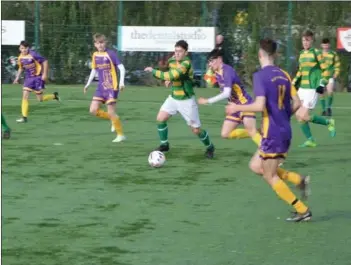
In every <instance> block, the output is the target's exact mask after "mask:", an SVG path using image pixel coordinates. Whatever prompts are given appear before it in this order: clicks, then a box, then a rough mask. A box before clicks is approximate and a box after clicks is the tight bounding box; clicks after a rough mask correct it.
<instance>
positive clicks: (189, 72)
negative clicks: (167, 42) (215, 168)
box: [145, 40, 215, 158]
mask: <svg viewBox="0 0 351 265" xmlns="http://www.w3.org/2000/svg"><path fill="white" fill-rule="evenodd" d="M187 54H188V43H187V42H186V41H184V40H180V41H178V42H177V43H176V44H175V49H174V58H171V59H170V61H169V65H170V71H168V72H162V71H159V70H155V69H153V68H152V67H146V68H145V71H146V72H151V73H152V74H153V76H154V77H156V78H158V79H161V80H164V81H171V84H170V83H167V84H169V85H170V86H171V91H172V92H171V95H170V96H169V97H168V98H167V99H166V101H165V102H164V103H163V105H162V106H161V108H160V111H159V113H158V114H157V122H158V125H157V130H158V134H159V136H160V140H161V145H160V146H159V147H158V148H157V150H159V151H161V152H167V151H169V148H170V147H169V142H168V126H167V121H168V119H169V118H170V117H171V116H173V115H175V114H177V113H178V112H179V113H180V114H181V115H182V117H183V119H184V120H185V121H186V122H187V124H188V125H189V126H190V128H191V130H192V132H193V133H194V134H196V135H197V136H198V137H199V138H200V140H201V142H202V143H203V144H204V145H205V146H206V152H205V155H206V157H208V158H213V156H214V150H215V148H214V145H213V144H212V142H211V140H210V137H209V135H208V133H207V131H205V130H203V129H201V122H200V117H199V110H198V106H197V103H196V100H195V92H194V89H193V69H192V65H191V61H190V58H189V57H188V56H187Z"/></svg>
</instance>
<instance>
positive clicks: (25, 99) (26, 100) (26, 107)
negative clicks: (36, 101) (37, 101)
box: [16, 88, 30, 123]
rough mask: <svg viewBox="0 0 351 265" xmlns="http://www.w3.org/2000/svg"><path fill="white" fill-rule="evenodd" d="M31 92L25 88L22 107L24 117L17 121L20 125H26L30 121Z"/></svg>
mask: <svg viewBox="0 0 351 265" xmlns="http://www.w3.org/2000/svg"><path fill="white" fill-rule="evenodd" d="M29 90H30V89H29V88H23V94H22V106H21V109H22V117H21V118H19V119H17V120H16V121H17V122H19V123H25V122H27V121H28V110H29V94H30V91H29Z"/></svg>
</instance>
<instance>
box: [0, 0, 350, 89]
mask: <svg viewBox="0 0 351 265" xmlns="http://www.w3.org/2000/svg"><path fill="white" fill-rule="evenodd" d="M218 3H219V2H218ZM218 3H209V2H206V1H202V2H190V3H188V4H183V3H179V5H180V7H179V8H180V10H183V12H181V13H180V12H174V11H173V10H174V9H175V8H178V6H176V5H175V4H174V3H172V4H173V5H175V6H174V7H173V9H172V8H167V9H166V7H167V5H166V4H167V3H166V4H162V2H145V3H144V2H122V1H117V2H110V4H109V5H106V7H109V8H108V9H106V12H105V11H104V12H103V13H101V14H97V15H95V16H94V12H99V10H95V9H96V8H95V9H94V7H92V5H94V4H96V3H94V2H75V3H74V4H72V3H70V2H57V3H54V2H39V1H35V2H30V3H29V2H18V3H14V2H4V3H3V4H2V12H3V14H2V19H4V20H25V21H26V40H28V41H29V42H30V43H32V44H33V48H34V49H37V50H38V51H39V52H40V53H41V54H43V55H44V56H46V57H47V58H48V59H49V63H50V76H49V78H50V80H51V82H54V83H58V84H78V83H79V84H82V83H84V82H85V81H86V78H87V77H88V76H89V73H90V68H89V65H90V58H91V54H92V52H93V51H94V46H93V42H92V35H93V34H94V33H95V32H101V33H104V34H106V35H107V36H108V38H109V43H110V47H112V48H116V49H117V48H118V39H119V38H122V36H119V32H118V26H120V25H133V26H138V25H145V26H146V25H147V26H154V25H155V26H159V25H167V26H170V25H174V26H181V25H184V23H186V25H187V26H199V25H202V26H215V27H216V29H217V32H218V33H220V34H223V35H224V37H225V48H226V49H227V50H228V54H229V56H230V57H231V58H230V59H231V61H232V65H233V66H234V67H235V68H236V70H237V71H238V72H239V74H240V75H241V76H242V77H243V79H244V82H246V83H248V84H250V82H251V76H252V73H253V72H254V71H255V70H256V69H257V67H258V61H257V43H258V40H259V39H260V38H261V37H266V36H269V37H272V38H274V39H275V40H277V41H278V43H279V55H280V56H279V59H278V61H277V63H278V65H279V66H281V67H283V68H284V69H286V70H287V71H288V72H290V73H291V74H292V75H293V74H294V73H295V72H296V69H297V56H298V53H299V50H300V49H301V38H300V35H301V32H302V31H303V30H304V29H305V27H306V25H305V24H303V21H302V20H301V19H299V18H298V17H297V15H296V13H297V11H296V10H295V9H297V8H298V7H299V6H298V4H296V3H293V2H292V1H289V2H281V3H279V4H276V5H279V6H278V7H276V5H274V6H267V4H265V6H259V5H261V4H260V3H250V4H249V3H239V4H238V3H230V2H229V3H222V4H218ZM104 4H105V3H104ZM263 4H264V3H263ZM12 5H13V7H16V8H17V9H18V10H17V12H16V10H13V7H12ZM133 5H135V6H133ZM183 6H184V7H183ZM263 7H264V8H266V9H269V8H273V7H274V8H276V9H275V10H271V12H273V14H272V13H271V14H270V15H267V14H269V10H266V11H265V10H264V9H263V10H262V8H263ZM228 8H232V11H231V12H228ZM4 10H7V11H4ZM19 10H21V11H19ZM94 10H95V11H94ZM261 11H262V12H267V14H266V15H265V16H262V15H261V13H260V12H261ZM274 12H275V13H276V14H275V13H274ZM278 12H279V14H278ZM160 13H162V15H160ZM150 14H153V15H152V16H151V17H150ZM277 17H278V18H279V19H278V18H277ZM299 20H301V21H299ZM182 23H183V24H182ZM337 27H338V25H328V26H323V25H322V26H318V25H314V26H312V29H313V30H314V31H315V32H316V46H319V43H320V40H321V38H322V37H324V36H328V37H330V38H331V40H332V46H333V47H335V38H336V28H337ZM17 55H18V47H17V46H2V54H1V59H2V71H3V72H2V83H8V82H11V80H12V79H13V75H14V73H15V71H16V64H14V62H15V59H14V57H16V56H17ZM119 55H120V58H121V60H122V61H123V63H124V64H125V66H126V69H127V75H126V78H127V83H130V84H133V85H157V83H155V82H154V81H153V80H150V78H147V77H146V76H145V75H143V71H142V70H143V68H144V67H145V66H148V65H153V66H158V65H159V62H160V61H162V60H163V59H164V58H166V57H167V55H168V54H167V53H160V52H120V53H119ZM203 56H204V54H192V59H193V64H194V68H195V73H196V74H197V76H198V77H199V78H200V79H201V74H202V73H203V71H204V69H205V67H206V66H205V61H204V60H203ZM341 57H342V68H343V70H344V71H345V70H346V72H347V68H348V67H349V65H350V60H351V59H350V55H349V54H346V53H342V54H341ZM347 77H348V75H347V74H344V76H343V78H344V80H343V81H342V82H343V83H344V84H343V86H345V85H346V83H347Z"/></svg>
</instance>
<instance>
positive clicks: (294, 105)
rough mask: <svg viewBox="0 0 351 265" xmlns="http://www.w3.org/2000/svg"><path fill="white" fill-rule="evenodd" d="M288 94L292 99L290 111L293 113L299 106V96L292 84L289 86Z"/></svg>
mask: <svg viewBox="0 0 351 265" xmlns="http://www.w3.org/2000/svg"><path fill="white" fill-rule="evenodd" d="M290 96H291V100H292V106H291V111H292V113H293V114H294V113H295V112H296V111H297V110H298V109H299V108H300V107H301V101H300V98H299V96H298V95H297V92H296V88H295V86H293V85H292V86H291V92H290Z"/></svg>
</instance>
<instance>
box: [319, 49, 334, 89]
mask: <svg viewBox="0 0 351 265" xmlns="http://www.w3.org/2000/svg"><path fill="white" fill-rule="evenodd" d="M315 53H316V58H317V61H318V63H319V66H320V68H321V70H322V78H321V81H320V84H319V87H325V86H326V85H327V84H328V80H329V78H330V75H331V73H330V71H329V67H328V64H327V62H326V60H325V59H324V57H323V54H322V52H321V51H319V50H315ZM317 90H318V88H317ZM317 92H319V91H317Z"/></svg>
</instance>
